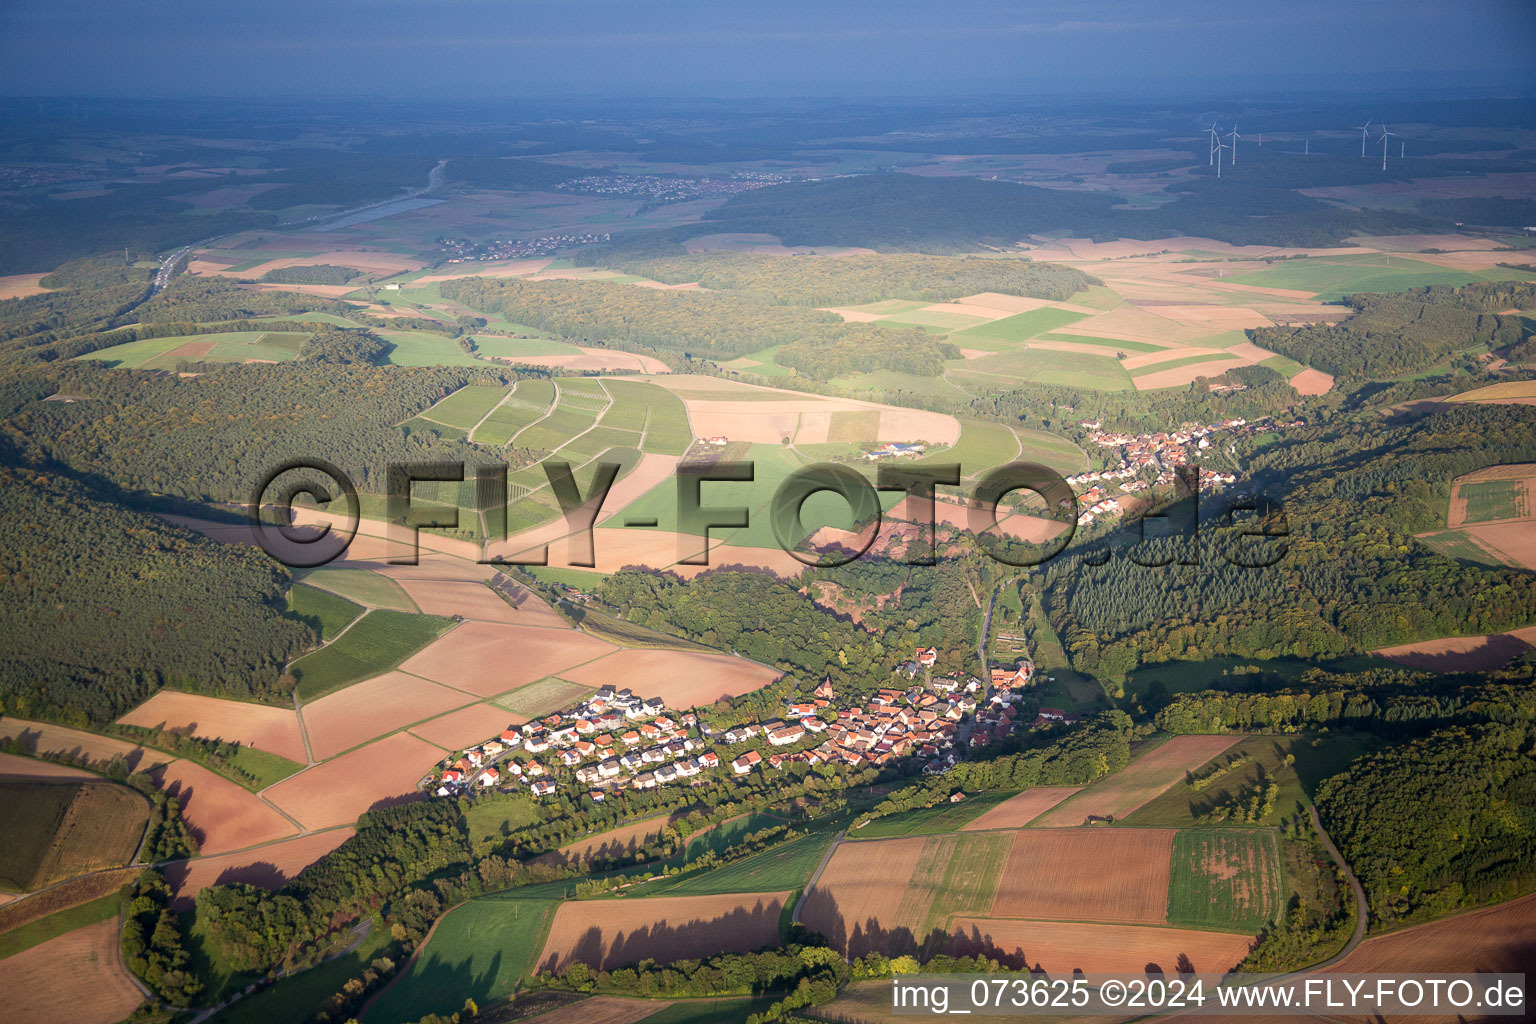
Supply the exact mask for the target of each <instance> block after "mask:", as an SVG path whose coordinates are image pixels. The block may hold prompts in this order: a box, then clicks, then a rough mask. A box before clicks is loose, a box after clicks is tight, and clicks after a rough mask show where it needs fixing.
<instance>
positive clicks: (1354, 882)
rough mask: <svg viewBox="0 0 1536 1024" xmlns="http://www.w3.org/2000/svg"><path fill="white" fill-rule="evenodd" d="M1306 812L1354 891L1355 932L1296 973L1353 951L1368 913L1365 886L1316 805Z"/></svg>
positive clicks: (1319, 967)
mask: <svg viewBox="0 0 1536 1024" xmlns="http://www.w3.org/2000/svg"><path fill="white" fill-rule="evenodd" d="M1307 813H1308V814H1309V815H1311V816H1312V827H1313V828H1314V829H1316V830H1317V837H1318V838H1319V839H1321V840H1322V842H1323V849H1325V850H1327V851H1328V856H1330V857H1332V858H1333V862H1334V863H1335V864H1337V865H1338V866H1339V868H1340V870H1342V871H1343V872H1344V877H1345V878H1347V879H1349V887H1350V888H1351V889H1353V890H1354V891H1355V933H1354V934H1353V935H1351V936H1350V937H1349V941H1348V942H1346V943H1344V948H1343V949H1341V950H1339V951H1338V952H1337V953H1335V954H1334V955H1333V956H1331V957H1329V958H1328V959H1327V960H1324V961H1323V962H1322V963H1320V964H1314V965H1313V966H1311V967H1309V968H1307V970H1306V971H1297V972H1296V973H1297V974H1306V973H1308V972H1311V971H1319V970H1322V969H1323V968H1325V967H1328V966H1330V965H1332V964H1336V963H1338V962H1339V961H1340V960H1343V959H1344V958H1345V957H1346V956H1348V955H1349V954H1350V953H1353V952H1354V950H1355V947H1356V946H1358V945H1360V943H1361V941H1362V940H1364V938H1365V926H1366V924H1367V923H1368V921H1367V918H1368V916H1369V913H1370V907H1369V905H1368V904H1367V903H1366V901H1365V887H1364V886H1363V885H1361V884H1360V879H1358V878H1356V877H1355V872H1354V869H1353V868H1351V867H1350V866H1349V862H1348V861H1346V860H1345V859H1344V855H1343V854H1341V853H1340V852H1339V848H1338V847H1337V846H1334V845H1333V838H1332V837H1331V836H1329V835H1328V833H1327V832H1326V831H1324V830H1323V822H1322V819H1320V818H1319V817H1318V816H1317V807H1316V806H1314V805H1313V804H1311V803H1308V804H1307Z"/></svg>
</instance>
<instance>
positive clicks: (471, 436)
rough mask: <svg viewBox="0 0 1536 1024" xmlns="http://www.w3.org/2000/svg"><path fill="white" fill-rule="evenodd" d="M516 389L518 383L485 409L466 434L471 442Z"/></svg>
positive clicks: (545, 412) (519, 382)
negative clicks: (476, 432) (499, 399)
mask: <svg viewBox="0 0 1536 1024" xmlns="http://www.w3.org/2000/svg"><path fill="white" fill-rule="evenodd" d="M521 383H522V381H518V384H521ZM468 386H469V385H467V384H466V385H465V387H468ZM516 390H517V384H513V385H512V386H511V387H509V388H507V393H506V394H504V395H502V396H501V401H499V402H497V403H496V404H495V405H493V406H491V407H490V408H489V409H487V410H486V411H485V415H484V416H481V417H480V418H479V419H478V420H476V421H475V425H474V426H472V427H470V428H469V433H467V434H465V435H464V436H465V437H467V438H468V439H469V440H470V442H471V443H473V442H474V440H475V431H477V430H479V429H480V424H482V423H484V422H485V421H486V420H488V419H490V418H491V413H493V412H495V411H496V410H497V409H500V408H501V407H502V406H504V405H506V404H507V402H508V401H510V400H511V398H512V393H513V392H514V391H516ZM544 415H545V416H547V415H549V410H548V409H546V410H544ZM422 418H423V419H425V418H426V417H422ZM539 418H540V419H543V418H544V417H543V416H541V417H539ZM433 422H434V423H435V422H436V420H434V421H433ZM519 433H521V431H519ZM509 440H510V439H509Z"/></svg>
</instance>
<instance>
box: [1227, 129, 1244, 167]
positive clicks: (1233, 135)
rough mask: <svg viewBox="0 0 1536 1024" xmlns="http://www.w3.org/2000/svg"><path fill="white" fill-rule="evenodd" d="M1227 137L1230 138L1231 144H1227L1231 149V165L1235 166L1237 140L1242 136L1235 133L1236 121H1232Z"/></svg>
mask: <svg viewBox="0 0 1536 1024" xmlns="http://www.w3.org/2000/svg"><path fill="white" fill-rule="evenodd" d="M1227 138H1229V139H1231V140H1232V145H1230V146H1228V147H1227V148H1228V149H1230V150H1231V151H1232V166H1233V167H1236V166H1237V140H1238V139H1240V138H1242V136H1241V135H1239V134H1237V122H1236V121H1233V122H1232V130H1231V131H1230V132H1228V133H1227Z"/></svg>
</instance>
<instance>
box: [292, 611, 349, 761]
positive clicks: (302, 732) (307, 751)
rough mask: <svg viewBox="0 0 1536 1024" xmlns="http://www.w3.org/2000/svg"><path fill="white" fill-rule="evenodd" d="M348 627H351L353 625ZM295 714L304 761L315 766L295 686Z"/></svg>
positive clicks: (313, 752) (307, 729) (313, 753)
mask: <svg viewBox="0 0 1536 1024" xmlns="http://www.w3.org/2000/svg"><path fill="white" fill-rule="evenodd" d="M358 618H362V616H361V615H359V616H358ZM347 628H348V629H350V628H351V627H350V626H349V627H347ZM293 714H294V717H296V718H297V719H298V720H299V737H300V738H301V739H303V740H304V763H305V765H306V766H307V767H313V766H314V765H315V764H316V763H317V762H316V761H315V750H314V748H313V747H311V746H310V745H309V728H308V726H306V725H305V724H304V710H303V705H302V704H301V703H299V690H298V687H294V690H293Z"/></svg>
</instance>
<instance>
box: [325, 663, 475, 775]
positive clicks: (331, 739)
mask: <svg viewBox="0 0 1536 1024" xmlns="http://www.w3.org/2000/svg"><path fill="white" fill-rule="evenodd" d="M473 700H474V698H473V697H471V696H470V695H469V694H467V693H464V692H463V691H460V690H454V689H451V688H449V687H447V686H442V685H440V684H438V683H432V682H428V681H427V680H425V679H420V678H418V677H416V676H412V675H407V674H406V673H404V672H389V673H386V674H385V675H382V676H379V677H377V678H375V679H369V680H367V681H366V682H361V683H357V684H355V685H353V686H349V687H347V688H346V689H345V690H338V691H337V692H336V693H332V694H329V695H327V696H324V697H321V698H320V699H319V700H317V701H315V702H314V703H312V704H306V705H304V727H305V728H306V729H308V730H309V746H310V749H312V750H313V751H314V752H315V757H316V759H318V760H321V761H324V760H326V759H327V758H331V757H335V756H336V755H337V754H339V753H341V752H342V751H343V750H351V749H352V748H353V747H356V746H359V745H361V744H363V743H366V742H368V741H369V740H371V739H373V738H374V737H375V736H382V735H384V734H385V733H388V732H394V731H395V730H396V729H403V728H405V727H406V726H408V725H410V724H412V723H414V722H420V721H422V720H423V719H427V718H433V717H436V716H437V715H440V714H442V713H443V712H445V711H452V710H453V709H454V708H460V707H463V706H464V705H465V704H468V703H470V702H471V701H473Z"/></svg>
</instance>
